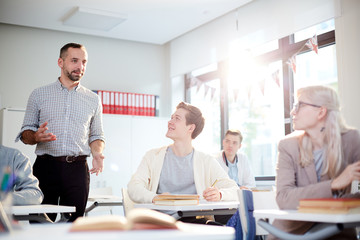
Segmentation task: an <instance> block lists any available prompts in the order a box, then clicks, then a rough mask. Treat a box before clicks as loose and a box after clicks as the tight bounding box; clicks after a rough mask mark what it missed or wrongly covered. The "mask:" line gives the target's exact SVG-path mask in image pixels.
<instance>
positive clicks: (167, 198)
mask: <svg viewBox="0 0 360 240" xmlns="http://www.w3.org/2000/svg"><path fill="white" fill-rule="evenodd" d="M199 198H200V197H199V195H196V194H161V195H158V196H157V197H156V198H155V200H154V204H156V205H167V206H182V205H197V204H199Z"/></svg>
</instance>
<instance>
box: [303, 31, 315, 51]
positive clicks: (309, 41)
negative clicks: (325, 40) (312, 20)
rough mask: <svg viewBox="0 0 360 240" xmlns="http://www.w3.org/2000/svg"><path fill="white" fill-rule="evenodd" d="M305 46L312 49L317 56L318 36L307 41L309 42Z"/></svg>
mask: <svg viewBox="0 0 360 240" xmlns="http://www.w3.org/2000/svg"><path fill="white" fill-rule="evenodd" d="M305 45H306V46H307V47H308V48H310V49H311V50H313V51H314V52H316V54H318V43H317V36H316V34H315V35H314V36H313V37H312V38H310V39H309V40H307V42H306V43H305Z"/></svg>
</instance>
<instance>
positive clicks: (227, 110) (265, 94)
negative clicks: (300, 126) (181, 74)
mask: <svg viewBox="0 0 360 240" xmlns="http://www.w3.org/2000/svg"><path fill="white" fill-rule="evenodd" d="M314 33H316V36H317V43H318V54H316V53H315V51H314V50H312V49H310V48H309V47H307V46H306V45H305V43H306V42H307V41H308V39H310V38H311V37H313V36H314V35H315V34H314ZM238 49H244V47H243V46H236V45H234V44H233V45H231V46H230V53H231V54H230V56H229V58H228V59H227V60H225V61H223V62H219V63H217V66H216V65H214V64H212V65H211V66H212V67H211V68H209V69H211V70H209V71H206V70H204V69H205V68H203V69H202V71H200V72H198V75H197V76H196V79H198V80H200V82H199V86H202V87H203V90H202V88H201V87H200V88H199V87H195V86H192V87H189V86H190V85H189V84H188V87H187V91H186V100H187V101H189V102H190V103H192V104H194V105H196V106H198V107H200V108H201V109H202V110H203V111H205V114H204V115H205V116H206V120H207V121H206V124H205V129H204V132H203V133H202V134H201V135H200V136H199V142H202V144H200V145H199V147H200V150H202V151H205V152H209V153H212V152H214V150H216V151H220V150H221V148H222V146H221V144H222V138H223V136H224V134H225V132H226V130H227V129H230V128H236V129H239V130H240V131H241V132H242V134H243V143H242V148H241V150H240V151H243V152H244V153H245V154H246V155H247V156H248V158H249V161H250V164H251V165H252V168H253V171H254V174H255V176H274V175H275V164H276V161H277V143H278V141H279V140H280V139H281V138H283V137H284V136H285V135H286V134H288V133H290V132H291V131H292V126H291V116H290V111H291V107H292V104H293V102H294V95H295V92H296V90H297V89H298V88H300V87H304V86H308V85H315V84H322V85H330V86H332V87H334V88H335V89H337V68H336V45H335V31H334V21H333V20H330V21H327V22H325V23H321V24H318V25H316V26H313V27H311V28H309V29H304V30H302V31H299V32H297V33H294V34H292V35H290V36H287V37H284V38H281V39H278V40H275V41H271V42H269V43H266V44H264V45H263V46H259V47H256V48H253V49H247V50H238ZM292 56H295V58H296V73H294V69H293V68H292V67H291V65H290V64H289V60H290V58H291V57H292ZM224 70H225V71H224ZM195 72H196V71H194V72H192V73H189V74H188V75H187V76H188V77H187V78H186V79H187V81H188V82H190V80H191V79H193V78H194V73H195ZM206 85H208V86H212V87H213V88H214V89H215V90H216V94H215V96H214V97H212V98H209V96H210V95H209V94H208V95H207V94H206V93H205V92H204V91H205V86H206ZM197 88H199V89H197ZM208 119H209V120H208ZM210 128H211V129H210Z"/></svg>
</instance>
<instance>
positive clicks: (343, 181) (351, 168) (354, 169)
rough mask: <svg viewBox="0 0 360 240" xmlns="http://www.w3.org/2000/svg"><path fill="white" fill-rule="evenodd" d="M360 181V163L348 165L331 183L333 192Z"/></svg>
mask: <svg viewBox="0 0 360 240" xmlns="http://www.w3.org/2000/svg"><path fill="white" fill-rule="evenodd" d="M354 180H360V161H358V162H356V163H353V164H350V165H348V166H347V167H346V168H345V170H344V171H343V172H342V173H341V174H340V175H339V176H338V177H337V178H335V179H334V180H333V181H332V183H331V190H340V189H344V188H346V187H347V186H349V185H350V184H351V183H352V181H354Z"/></svg>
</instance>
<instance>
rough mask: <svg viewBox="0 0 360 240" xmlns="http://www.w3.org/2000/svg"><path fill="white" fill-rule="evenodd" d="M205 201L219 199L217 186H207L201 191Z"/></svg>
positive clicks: (219, 194)
mask: <svg viewBox="0 0 360 240" xmlns="http://www.w3.org/2000/svg"><path fill="white" fill-rule="evenodd" d="M203 197H204V199H205V200H206V201H210V202H218V201H220V200H221V193H220V191H219V189H218V188H217V187H209V188H207V189H205V191H204V192H203Z"/></svg>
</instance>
